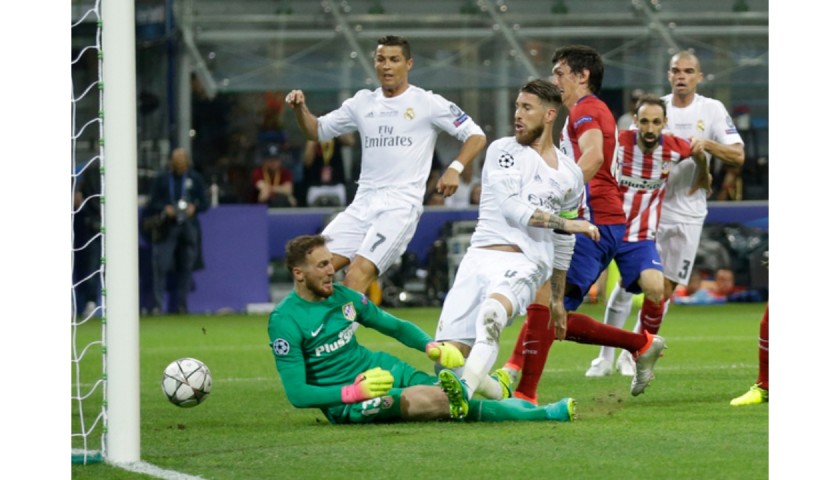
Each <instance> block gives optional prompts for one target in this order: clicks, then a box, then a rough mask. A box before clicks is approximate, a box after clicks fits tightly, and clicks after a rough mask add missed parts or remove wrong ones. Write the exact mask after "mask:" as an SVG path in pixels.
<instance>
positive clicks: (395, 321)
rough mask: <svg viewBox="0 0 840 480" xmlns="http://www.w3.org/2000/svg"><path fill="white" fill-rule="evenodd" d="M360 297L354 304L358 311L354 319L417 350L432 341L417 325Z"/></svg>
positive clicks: (423, 349) (424, 348) (424, 349)
mask: <svg viewBox="0 0 840 480" xmlns="http://www.w3.org/2000/svg"><path fill="white" fill-rule="evenodd" d="M360 297H361V299H360V300H359V302H358V303H357V305H356V309H357V311H358V312H359V313H360V315H359V318H357V319H356V320H357V321H358V322H359V323H360V324H361V325H364V326H365V327H368V328H372V329H374V330H376V331H378V332H380V333H382V334H383V335H387V336H389V337H391V338H394V339H396V340H398V341H399V342H400V343H402V344H403V345H405V346H407V347H409V348H413V349H415V350H419V351H421V352H425V351H426V344H427V343H429V342H431V341H432V337H430V336H429V334H427V333H426V332H424V331H423V330H422V329H421V328H420V327H418V326H417V325H415V324H413V323H411V322H409V321H407V320H403V319H401V318H397V317H395V316H393V315H391V314H390V313H388V312H386V311H385V310H382V309H381V308H379V307H378V306H376V304H374V303H373V302H371V301H370V300H368V299H367V297H364V296H362V295H360Z"/></svg>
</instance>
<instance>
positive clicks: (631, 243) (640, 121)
mask: <svg viewBox="0 0 840 480" xmlns="http://www.w3.org/2000/svg"><path fill="white" fill-rule="evenodd" d="M637 102H638V103H637V104H636V108H635V110H634V114H633V122H634V126H635V129H633V130H622V131H621V132H619V134H618V144H617V145H618V147H617V149H616V167H617V168H616V179H617V180H618V185H619V188H620V189H621V194H622V198H623V200H624V212H625V213H626V214H627V230H626V231H625V233H624V238H623V240H624V241H623V243H622V244H621V246H620V247H619V248H618V253H616V255H615V262H616V265H617V266H618V271H619V272H620V273H621V283H620V285H621V286H622V287H623V288H624V289H625V290H626V291H628V292H630V293H633V294H637V293H643V294H644V303H643V305H642V308H641V309H640V310H639V322H640V323H641V324H642V327H643V328H644V329H645V331H647V332H650V333H651V334H656V333H657V332H658V331H659V325H660V323H661V320H662V310H663V307H664V303H665V300H664V276H663V274H662V261H661V259H660V256H659V253H658V252H657V248H656V242H655V237H656V230H657V227H658V226H659V215H660V211H661V208H662V198H663V197H664V196H665V192H666V184H667V183H666V182H667V180H668V178H669V174H670V172H672V171H673V169H674V168H675V167H676V166H677V165H679V164H680V162H682V161H684V160H686V159H690V158H693V159H694V161H695V162H697V165H698V167H699V169H700V170H701V171H706V169H707V166H706V155H705V154H704V153H703V151H702V150H697V151H695V152H692V151H691V145H690V144H689V143H688V141H686V140H683V139H682V138H679V137H677V136H674V135H670V134H663V133H662V132H663V130H664V129H665V125H666V122H667V117H666V112H667V108H666V106H665V100H663V99H661V98H659V97H658V96H656V95H653V94H643V95H641V96H640V97H639V99H638V101H637ZM692 188H693V189H694V190H699V189H706V190H708V189H709V176H708V175H698V176H697V183H696V184H695V185H694V186H693V187H692ZM692 193H693V192H692ZM605 316H606V317H607V318H609V311H607V315H605ZM607 323H609V322H607ZM621 327H623V324H622V325H621ZM614 356H615V349H614V348H613V347H610V346H602V347H601V351H600V353H599V355H598V357H596V358H595V359H594V360H592V365H591V366H590V367H589V370H587V371H586V376H587V377H602V376H605V375H609V374H611V373H612V369H613V359H614V358H615V357H614Z"/></svg>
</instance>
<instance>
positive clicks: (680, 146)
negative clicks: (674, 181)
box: [664, 134, 691, 162]
mask: <svg viewBox="0 0 840 480" xmlns="http://www.w3.org/2000/svg"><path fill="white" fill-rule="evenodd" d="M664 139H665V141H667V142H668V146H669V148H670V149H671V150H673V151H675V152H677V154H678V155H679V159H677V161H678V162H679V161H682V160H685V159H686V158H691V144H690V143H688V142H687V141H686V140H685V139H682V138H680V137H677V136H675V135H670V134H667V135H665V136H664Z"/></svg>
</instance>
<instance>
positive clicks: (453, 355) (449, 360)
mask: <svg viewBox="0 0 840 480" xmlns="http://www.w3.org/2000/svg"><path fill="white" fill-rule="evenodd" d="M426 355H428V356H429V358H431V359H432V361H435V362H438V363H440V365H441V366H442V367H443V368H448V369H453V368H458V367H461V366H463V365H464V355H463V354H462V353H461V351H460V350H458V348H457V347H456V346H455V345H452V344H451V343H446V342H429V343H428V344H426Z"/></svg>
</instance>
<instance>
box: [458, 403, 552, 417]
mask: <svg viewBox="0 0 840 480" xmlns="http://www.w3.org/2000/svg"><path fill="white" fill-rule="evenodd" d="M544 410H545V409H544V408H543V407H538V406H536V405H534V404H533V403H531V402H529V401H527V400H522V399H519V398H508V399H506V400H501V401H497V400H470V409H469V412H468V413H467V421H472V422H506V421H535V420H545V419H546V415H545V411H544Z"/></svg>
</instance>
